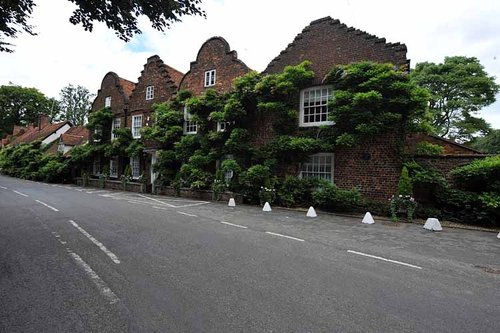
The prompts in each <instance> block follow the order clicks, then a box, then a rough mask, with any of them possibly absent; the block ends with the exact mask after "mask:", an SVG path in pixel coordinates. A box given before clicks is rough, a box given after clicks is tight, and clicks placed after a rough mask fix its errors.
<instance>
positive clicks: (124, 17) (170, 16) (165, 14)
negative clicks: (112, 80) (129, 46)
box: [0, 0, 205, 52]
mask: <svg viewBox="0 0 500 333" xmlns="http://www.w3.org/2000/svg"><path fill="white" fill-rule="evenodd" d="M68 1H70V2H72V3H74V4H75V5H76V6H77V8H76V9H75V10H74V11H73V15H71V17H70V18H69V21H70V22H71V23H72V24H74V25H77V24H81V25H82V26H83V28H84V29H85V30H86V31H92V30H93V28H94V23H95V22H103V23H105V24H106V26H107V27H108V28H110V29H112V30H114V31H115V33H116V35H117V36H118V37H119V38H120V39H122V40H124V41H129V40H130V38H131V37H132V36H134V35H135V34H140V33H141V30H140V29H139V28H138V26H137V25H138V23H137V20H138V18H139V17H141V16H146V17H147V18H148V19H149V20H150V21H151V26H152V27H153V28H154V29H156V30H158V31H164V30H165V28H169V27H170V25H171V24H172V23H173V22H179V21H180V20H181V17H182V16H186V15H200V16H203V17H204V16H205V12H204V11H203V10H201V8H200V6H199V5H200V3H201V0H115V1H109V0H68ZM34 6H36V4H35V1H33V0H7V1H2V3H1V6H0V7H1V10H0V52H13V50H12V48H11V46H12V44H10V43H7V42H4V41H3V39H4V38H5V37H8V38H16V37H17V35H18V33H20V32H21V31H23V30H24V31H25V32H27V33H29V34H30V35H35V32H34V31H33V27H32V26H30V25H29V24H28V19H29V18H30V16H31V14H32V12H33V8H34Z"/></svg>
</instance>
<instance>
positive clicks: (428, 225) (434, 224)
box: [424, 217, 443, 231]
mask: <svg viewBox="0 0 500 333" xmlns="http://www.w3.org/2000/svg"><path fill="white" fill-rule="evenodd" d="M424 229H427V230H430V231H441V230H443V228H442V227H441V223H439V220H438V219H436V218H434V217H429V218H428V219H427V221H425V224H424Z"/></svg>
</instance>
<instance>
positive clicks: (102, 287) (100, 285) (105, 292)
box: [66, 249, 120, 304]
mask: <svg viewBox="0 0 500 333" xmlns="http://www.w3.org/2000/svg"><path fill="white" fill-rule="evenodd" d="M66 250H67V251H68V253H69V255H70V256H71V257H72V258H73V259H74V260H75V262H76V263H77V264H78V265H79V266H80V267H82V268H83V270H84V271H85V273H87V275H88V276H89V278H90V279H91V280H92V282H94V284H95V285H96V286H97V289H98V290H99V292H100V293H101V295H102V296H104V297H105V298H106V299H107V300H108V301H109V304H114V303H116V302H118V301H119V300H120V299H119V298H118V296H116V294H115V293H114V292H113V291H112V290H111V289H110V288H109V287H108V286H107V285H106V282H104V281H103V280H102V279H101V278H100V277H99V275H97V273H96V272H94V270H93V269H92V268H91V267H90V266H89V265H88V264H87V263H86V262H85V261H83V259H82V258H81V257H80V256H79V255H78V254H76V253H74V252H72V251H71V250H69V249H66Z"/></svg>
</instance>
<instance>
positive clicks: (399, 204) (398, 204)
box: [389, 194, 417, 222]
mask: <svg viewBox="0 0 500 333" xmlns="http://www.w3.org/2000/svg"><path fill="white" fill-rule="evenodd" d="M389 202H390V209H391V218H392V220H393V221H397V220H398V217H397V213H398V212H405V211H406V218H407V219H408V222H411V221H412V220H413V213H415V209H416V208H417V201H416V200H415V198H413V197H412V196H411V195H402V194H400V195H393V196H391V197H390V198H389Z"/></svg>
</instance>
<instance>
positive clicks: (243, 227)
mask: <svg viewBox="0 0 500 333" xmlns="http://www.w3.org/2000/svg"><path fill="white" fill-rule="evenodd" d="M220 223H222V224H226V225H231V226H233V227H238V228H242V229H248V227H245V226H244V225H239V224H233V223H229V222H224V221H221V222H220Z"/></svg>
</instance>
